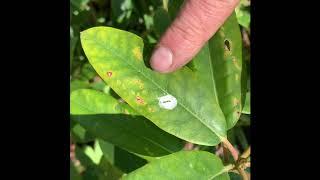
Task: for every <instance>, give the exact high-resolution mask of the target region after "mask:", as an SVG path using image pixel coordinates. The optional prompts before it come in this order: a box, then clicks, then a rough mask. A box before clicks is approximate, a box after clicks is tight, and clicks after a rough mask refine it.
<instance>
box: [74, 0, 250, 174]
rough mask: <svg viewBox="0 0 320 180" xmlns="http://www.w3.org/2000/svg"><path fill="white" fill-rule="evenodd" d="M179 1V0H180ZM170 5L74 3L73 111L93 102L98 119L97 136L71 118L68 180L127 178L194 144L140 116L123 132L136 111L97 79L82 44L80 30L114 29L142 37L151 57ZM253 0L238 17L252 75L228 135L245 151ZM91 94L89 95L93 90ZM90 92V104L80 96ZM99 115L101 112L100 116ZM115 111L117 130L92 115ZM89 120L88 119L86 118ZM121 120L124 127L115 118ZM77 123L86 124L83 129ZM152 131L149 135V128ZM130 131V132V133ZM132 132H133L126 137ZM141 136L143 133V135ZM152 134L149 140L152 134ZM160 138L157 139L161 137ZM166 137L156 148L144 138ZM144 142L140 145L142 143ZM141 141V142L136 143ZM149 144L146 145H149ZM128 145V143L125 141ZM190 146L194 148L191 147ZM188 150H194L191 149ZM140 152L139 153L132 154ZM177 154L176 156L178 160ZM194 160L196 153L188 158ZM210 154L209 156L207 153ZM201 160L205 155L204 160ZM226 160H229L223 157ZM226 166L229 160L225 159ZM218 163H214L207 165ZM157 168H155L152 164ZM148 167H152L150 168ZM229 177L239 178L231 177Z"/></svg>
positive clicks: (129, 0) (138, 0) (157, 0)
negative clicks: (233, 125) (120, 114)
mask: <svg viewBox="0 0 320 180" xmlns="http://www.w3.org/2000/svg"><path fill="white" fill-rule="evenodd" d="M179 1H180V2H181V0H179ZM179 1H169V4H168V5H169V6H172V8H171V9H174V8H178V6H177V5H178V4H179ZM166 6H167V1H161V0H70V94H71V93H72V92H74V93H72V95H71V104H72V105H73V106H72V107H71V108H72V111H73V112H84V110H83V107H82V106H81V105H82V104H86V103H87V104H89V105H90V106H91V107H93V108H92V109H94V111H89V110H86V114H92V117H87V118H89V119H92V118H96V119H97V125H96V126H95V127H96V129H95V132H96V133H92V131H90V132H89V131H88V130H89V129H90V127H92V126H90V125H88V126H86V122H87V121H86V117H82V116H81V117H80V116H79V117H77V116H72V117H71V120H70V125H71V126H70V127H71V129H70V138H71V144H70V158H71V162H70V173H71V174H70V178H71V179H90V180H91V179H93V180H95V179H97V180H98V179H99V180H100V179H118V178H119V177H121V176H122V175H123V174H127V173H130V172H132V171H134V170H136V169H138V168H140V167H142V166H144V165H145V164H146V163H147V162H152V161H153V160H154V159H155V158H156V157H157V156H162V155H165V154H166V153H167V151H168V152H170V153H172V152H177V151H179V150H181V149H182V148H183V147H184V146H185V149H188V147H189V146H190V144H188V143H187V142H184V141H182V140H180V139H177V138H176V137H173V136H172V135H170V134H168V133H166V132H164V131H162V130H160V129H159V128H157V127H155V126H154V125H153V124H152V123H150V122H149V121H148V120H146V119H145V118H144V117H143V116H140V115H139V114H138V113H137V114H136V116H135V118H136V119H137V121H134V122H131V121H130V122H129V121H128V123H131V124H130V125H131V127H135V128H136V129H135V130H136V131H135V132H132V129H123V127H124V126H126V125H127V124H126V121H125V120H126V119H127V118H128V117H126V115H125V113H130V114H135V113H136V112H135V111H134V110H133V109H132V108H131V107H130V106H128V105H126V104H125V103H124V102H123V100H122V99H121V98H120V97H119V96H118V95H117V94H116V93H115V92H114V91H113V90H112V89H111V88H110V87H109V86H108V85H107V84H106V83H105V82H103V81H102V80H101V78H100V77H99V76H98V75H97V73H96V72H95V70H94V69H93V67H92V66H91V65H90V64H89V62H88V60H87V58H86V56H85V54H84V52H83V49H82V47H81V44H80V32H81V31H83V30H86V29H88V28H91V27H95V26H110V27H115V28H118V29H122V30H125V31H129V32H132V33H134V34H136V35H138V36H140V37H142V38H143V40H144V42H145V46H146V47H145V51H146V53H144V55H145V56H149V55H150V53H148V52H147V51H149V52H151V51H150V50H152V47H153V46H154V45H155V43H156V42H157V40H158V39H159V38H160V36H161V34H162V33H163V32H164V31H165V28H164V27H167V26H168V24H169V23H170V21H171V20H172V19H170V18H171V17H174V16H175V14H174V13H175V12H176V11H169V15H168V14H166V13H165V10H164V8H166ZM249 11H250V1H249V0H241V2H240V4H239V6H238V7H237V8H236V10H235V12H236V15H237V16H236V17H237V20H238V23H239V26H240V28H241V33H242V40H243V41H242V43H243V45H242V47H243V50H242V56H243V62H244V63H246V65H247V69H246V73H247V75H248V77H249V82H248V84H247V87H248V88H247V93H246V102H245V104H246V105H245V106H244V109H243V111H242V114H241V116H240V120H239V121H238V122H237V124H236V125H235V127H234V128H232V129H230V130H229V131H228V139H229V141H230V142H231V143H232V144H233V145H234V146H235V147H236V148H237V149H238V150H239V151H240V152H243V151H244V150H245V149H246V148H248V146H249V145H250V134H249V126H250V103H249V102H250V41H249V37H250V26H249V25H250V12H249ZM91 90H92V91H93V90H96V91H93V93H91V92H90V91H91ZM86 93H90V94H91V96H92V97H90V102H88V99H86V98H82V99H81V97H86V96H83V94H86ZM95 98H96V99H101V98H102V99H103V98H105V99H106V100H105V102H106V103H105V104H99V103H95V102H94V101H92V99H95ZM97 111H98V112H97ZM104 111H108V113H110V112H113V113H114V114H117V113H124V115H123V116H120V117H119V116H115V115H112V114H110V115H108V116H110V117H111V118H112V119H113V120H114V122H113V123H114V126H112V127H109V126H107V125H105V124H103V123H104V122H99V119H101V117H96V116H94V114H95V113H99V112H100V113H103V112H104ZM88 116H90V115H88ZM118 119H119V120H123V121H121V123H122V124H121V123H119V121H117V120H118ZM79 122H82V124H81V125H80V124H79ZM150 128H151V129H153V130H154V131H156V132H158V133H154V131H148V130H149V129H150ZM126 132H127V133H126ZM128 132H129V133H128ZM137 132H143V133H144V134H139V133H137ZM148 133H150V134H152V136H148V135H149V134H148ZM157 136H159V138H157ZM164 136H165V137H167V138H165V139H167V140H168V141H167V142H161V144H164V147H159V146H157V145H156V144H152V143H150V144H148V143H147V141H148V140H146V139H145V138H144V137H154V139H152V141H153V142H160V141H161V138H160V137H164ZM139 138H141V141H139ZM137 139H138V140H137ZM145 141H146V142H145ZM124 142H125V143H124ZM139 143H142V144H143V145H145V144H148V145H147V148H148V149H141V148H139V147H140V146H139ZM191 146H192V145H191ZM189 149H190V148H189ZM192 149H199V150H203V151H208V152H210V153H213V154H218V155H220V154H219V153H220V150H219V149H220V147H219V146H214V147H213V146H212V147H211V146H201V145H193V146H192ZM132 152H140V153H138V154H137V153H132ZM178 155H179V154H177V156H178ZM188 156H190V159H191V160H190V162H192V158H193V154H189V155H188ZM203 156H204V157H205V156H208V155H207V154H204V155H203ZM201 158H202V157H201ZM224 158H225V157H224ZM225 162H226V161H225ZM208 163H214V162H208ZM152 165H154V166H156V165H157V164H156V163H154V164H152ZM147 168H148V167H147ZM229 175H230V178H231V179H237V178H239V176H238V175H237V174H234V173H229Z"/></svg>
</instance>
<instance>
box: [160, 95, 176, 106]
mask: <svg viewBox="0 0 320 180" xmlns="http://www.w3.org/2000/svg"><path fill="white" fill-rule="evenodd" d="M158 99H159V106H160V107H161V108H164V109H169V110H172V109H174V108H175V107H176V106H177V104H178V102H177V99H176V98H175V97H174V96H172V95H170V94H168V95H165V96H162V97H159V98H158Z"/></svg>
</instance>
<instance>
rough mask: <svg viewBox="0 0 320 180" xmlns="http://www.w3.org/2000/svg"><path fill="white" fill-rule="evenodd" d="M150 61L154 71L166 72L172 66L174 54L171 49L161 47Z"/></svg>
mask: <svg viewBox="0 0 320 180" xmlns="http://www.w3.org/2000/svg"><path fill="white" fill-rule="evenodd" d="M150 61H151V62H150V64H151V67H152V68H153V69H154V70H156V71H159V72H165V71H166V70H168V69H169V67H170V66H171V64H172V52H171V50H170V49H168V48H166V47H163V46H160V47H158V48H157V49H156V50H155V51H154V53H153V55H152V57H151V60H150Z"/></svg>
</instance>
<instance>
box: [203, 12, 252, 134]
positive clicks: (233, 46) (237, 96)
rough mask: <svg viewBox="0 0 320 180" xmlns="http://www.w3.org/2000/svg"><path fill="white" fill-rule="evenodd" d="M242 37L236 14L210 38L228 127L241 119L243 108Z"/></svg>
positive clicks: (213, 75) (219, 92)
mask: <svg viewBox="0 0 320 180" xmlns="http://www.w3.org/2000/svg"><path fill="white" fill-rule="evenodd" d="M241 45H242V39H241V33H240V27H239V25H238V23H237V19H236V16H235V13H233V14H232V15H231V16H230V17H229V18H228V19H227V21H226V22H225V23H224V24H223V26H222V27H221V28H220V29H219V31H218V32H217V33H216V34H215V35H214V36H213V38H212V39H211V40H210V41H209V46H210V53H211V58H212V64H210V65H211V66H212V70H211V73H212V77H213V78H214V80H215V83H216V93H217V96H218V101H219V105H220V107H221V109H222V111H223V113H224V116H225V118H226V121H227V126H228V129H230V128H232V127H233V126H234V125H235V124H236V122H237V121H238V120H239V117H240V115H241V111H242V101H244V100H243V98H242V96H241V92H242V86H243V85H242V84H241V83H242V82H243V81H246V79H244V78H242V46H241Z"/></svg>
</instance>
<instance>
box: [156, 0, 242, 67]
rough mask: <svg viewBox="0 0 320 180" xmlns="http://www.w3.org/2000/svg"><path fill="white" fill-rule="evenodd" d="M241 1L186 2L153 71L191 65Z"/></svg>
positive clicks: (164, 40) (159, 50)
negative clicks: (189, 63) (193, 59)
mask: <svg viewBox="0 0 320 180" xmlns="http://www.w3.org/2000/svg"><path fill="white" fill-rule="evenodd" d="M238 2H239V0H185V3H184V4H183V7H182V9H181V11H180V13H179V15H178V16H177V17H176V19H175V20H174V21H173V23H172V24H171V25H170V27H169V28H168V29H167V30H166V32H165V33H164V35H163V36H162V37H161V39H160V41H159V43H158V44H157V46H156V49H155V50H154V52H153V54H152V56H151V59H150V65H151V67H152V68H153V69H154V70H156V71H158V72H161V73H168V72H172V71H175V70H177V69H179V68H180V67H182V66H183V65H185V64H187V63H188V62H189V61H190V60H191V59H192V58H193V57H194V56H195V55H196V54H197V53H198V52H199V51H200V49H201V48H202V46H203V45H204V44H205V43H206V42H207V41H208V40H209V39H210V38H211V37H212V36H213V34H214V33H215V32H216V31H217V30H218V29H219V27H220V26H221V25H223V23H224V21H225V20H226V19H227V18H228V17H229V16H230V15H231V13H232V12H233V10H234V9H235V7H236V5H237V4H238Z"/></svg>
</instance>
